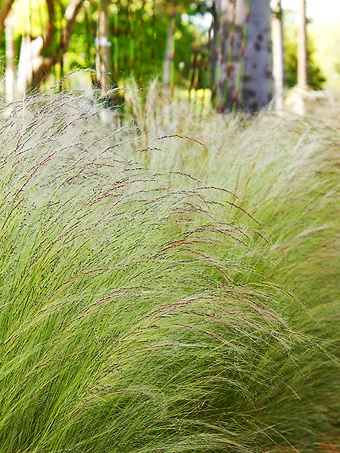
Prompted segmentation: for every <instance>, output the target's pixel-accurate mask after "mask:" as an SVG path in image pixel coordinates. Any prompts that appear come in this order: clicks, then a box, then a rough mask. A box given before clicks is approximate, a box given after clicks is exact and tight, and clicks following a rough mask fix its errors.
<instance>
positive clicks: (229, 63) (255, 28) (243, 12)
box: [216, 0, 273, 113]
mask: <svg viewBox="0 0 340 453" xmlns="http://www.w3.org/2000/svg"><path fill="white" fill-rule="evenodd" d="M217 8H218V9H220V14H221V27H220V32H219V34H220V40H221V44H220V46H219V50H218V70H217V97H216V103H217V108H218V111H220V112H224V113H227V112H230V111H232V110H235V109H237V108H242V109H243V110H245V111H246V112H251V113H253V112H256V111H257V110H259V109H261V108H264V107H266V106H267V105H268V104H269V102H270V101H271V100H272V88H273V83H272V48H271V26H270V11H271V10H270V0H219V2H218V3H217Z"/></svg>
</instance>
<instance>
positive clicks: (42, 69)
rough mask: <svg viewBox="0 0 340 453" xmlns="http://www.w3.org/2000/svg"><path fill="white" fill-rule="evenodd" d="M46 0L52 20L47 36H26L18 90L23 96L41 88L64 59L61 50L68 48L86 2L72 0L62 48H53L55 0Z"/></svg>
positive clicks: (63, 34) (21, 53) (68, 8)
mask: <svg viewBox="0 0 340 453" xmlns="http://www.w3.org/2000/svg"><path fill="white" fill-rule="evenodd" d="M45 1H46V6H47V11H48V22H47V25H46V29H45V30H44V33H43V35H42V36H38V37H37V38H34V39H32V38H31V37H30V36H26V37H23V39H22V44H21V49H20V56H19V65H18V77H17V91H18V94H19V95H20V96H24V94H25V92H26V90H27V88H28V87H31V88H33V89H34V88H39V87H40V85H41V83H42V81H43V80H44V79H45V78H46V77H47V76H48V75H49V73H50V71H51V69H52V68H53V66H54V65H55V64H56V63H57V62H58V60H59V59H60V52H61V51H62V52H66V51H67V49H68V46H69V43H70V40H71V36H72V32H73V28H74V24H75V21H76V18H77V15H78V13H79V11H80V8H81V7H82V4H83V2H84V0H70V2H69V4H68V6H67V8H66V10H65V14H64V22H65V25H64V26H63V28H62V31H61V35H62V36H61V40H60V43H59V47H57V48H56V49H53V50H51V49H50V46H51V44H52V41H53V38H54V34H55V9H54V5H55V2H54V0H45ZM45 55H47V56H45Z"/></svg>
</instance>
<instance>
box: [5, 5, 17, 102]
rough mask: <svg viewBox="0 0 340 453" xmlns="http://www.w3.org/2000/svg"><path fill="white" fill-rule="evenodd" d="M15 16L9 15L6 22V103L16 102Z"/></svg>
mask: <svg viewBox="0 0 340 453" xmlns="http://www.w3.org/2000/svg"><path fill="white" fill-rule="evenodd" d="M13 19H14V18H13V16H12V15H11V14H9V15H8V16H7V19H6V22H5V36H6V79H5V80H6V101H7V102H13V101H14V89H15V65H14V55H15V54H14V39H13V23H14V22H13Z"/></svg>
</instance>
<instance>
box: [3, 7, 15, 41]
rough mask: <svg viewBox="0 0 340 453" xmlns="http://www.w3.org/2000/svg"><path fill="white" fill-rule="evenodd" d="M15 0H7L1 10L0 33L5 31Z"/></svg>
mask: <svg viewBox="0 0 340 453" xmlns="http://www.w3.org/2000/svg"><path fill="white" fill-rule="evenodd" d="M14 1H15V0H5V2H4V4H3V6H2V9H1V11H0V35H2V33H3V32H4V28H5V22H6V18H7V16H8V14H9V12H10V11H11V8H12V5H13V3H14Z"/></svg>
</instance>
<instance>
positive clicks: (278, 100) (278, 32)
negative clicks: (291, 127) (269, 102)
mask: <svg viewBox="0 0 340 453" xmlns="http://www.w3.org/2000/svg"><path fill="white" fill-rule="evenodd" d="M273 14H274V17H273V20H272V38H273V77H274V108H275V110H276V111H281V110H283V107H284V52H283V27H282V5H281V0H276V2H275V5H274V7H273Z"/></svg>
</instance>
